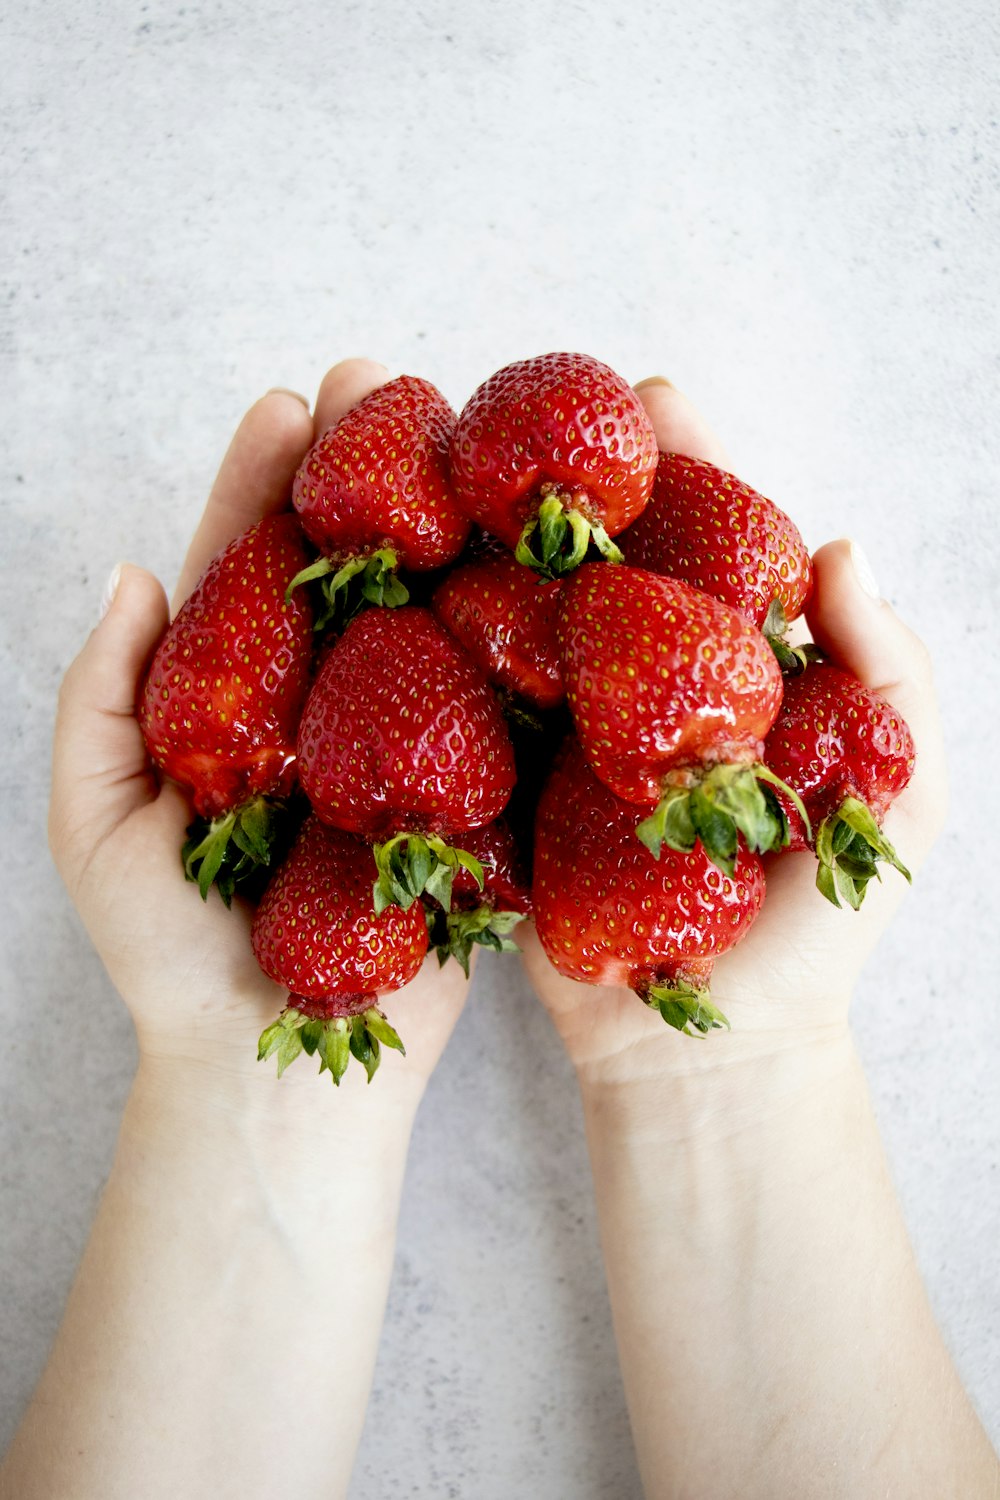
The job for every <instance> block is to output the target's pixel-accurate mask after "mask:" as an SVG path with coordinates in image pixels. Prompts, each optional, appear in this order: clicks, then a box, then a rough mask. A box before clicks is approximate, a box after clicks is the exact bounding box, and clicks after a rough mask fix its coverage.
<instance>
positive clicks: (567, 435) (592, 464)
mask: <svg viewBox="0 0 1000 1500" xmlns="http://www.w3.org/2000/svg"><path fill="white" fill-rule="evenodd" d="M451 464H452V475H453V480H454V485H455V494H456V498H457V499H458V501H459V503H460V504H461V505H462V507H463V509H464V510H465V511H466V512H467V514H468V515H470V516H471V517H472V518H473V520H475V521H478V522H479V524H480V525H481V526H483V527H484V528H485V529H486V530H487V531H489V532H491V533H492V534H493V535H494V536H498V537H500V538H501V540H502V541H504V542H505V543H506V545H507V546H508V547H510V548H512V549H513V548H517V547H518V545H519V543H524V544H525V545H526V546H528V547H529V548H533V549H534V560H535V561H536V562H537V563H542V564H544V565H546V566H547V567H549V568H550V569H551V570H552V571H554V572H559V571H569V569H570V567H572V566H576V564H577V563H578V562H579V561H581V560H582V556H583V553H584V552H585V551H586V547H587V543H588V540H589V539H590V537H591V536H592V537H593V539H594V540H596V541H597V542H598V545H600V546H602V549H603V548H604V543H606V542H607V541H608V538H610V537H613V536H615V535H616V533H617V532H619V531H621V530H622V529H623V528H624V527H625V526H627V525H628V524H629V522H630V521H632V520H634V519H635V518H636V516H638V514H639V513H640V511H641V510H642V508H643V506H644V505H645V504H646V501H647V500H648V498H649V494H650V491H651V489H652V484H653V473H654V470H655V467H656V437H655V434H654V432H653V428H652V424H651V423H650V420H649V417H648V416H647V414H646V411H645V409H644V407H643V405H642V403H641V402H640V400H639V398H638V396H636V394H635V392H634V391H633V390H632V389H631V387H630V386H629V385H627V384H626V382H625V381H624V380H623V379H622V378H621V376H620V375H616V374H615V372H614V371H613V370H612V369H610V367H609V366H608V365H605V364H602V363H601V362H600V361H599V360H596V359H592V358H591V357H590V356H589V355H583V354H543V355H539V356H537V357H536V358H534V359H525V360H519V361H517V362H516V363H515V364H511V365H507V366H505V367H504V368H503V369H502V370H498V371H497V373H496V374H495V375H491V376H490V378H489V380H487V381H485V382H484V384H483V385H481V386H480V387H479V389H478V390H477V391H476V392H475V393H474V395H473V396H472V398H471V399H470V400H469V402H468V403H467V405H466V406H465V407H464V408H463V410H462V412H461V414H460V416H459V419H458V425H457V427H456V429H455V434H454V437H453V439H452V444H451ZM545 501H549V502H550V509H551V510H552V519H553V524H554V523H555V521H557V520H558V519H559V513H560V511H562V512H565V513H567V514H568V515H569V517H570V519H571V520H572V522H573V524H574V528H575V530H574V537H573V539H572V540H570V541H567V543H566V546H565V547H564V546H563V544H562V540H561V538H559V539H556V541H555V543H554V545H553V546H552V547H547V546H546V544H545V538H544V536H543V537H542V538H541V540H540V541H537V542H536V541H531V539H530V533H531V528H532V526H533V524H534V523H535V521H536V520H537V518H538V515H539V507H540V506H542V505H543V504H544V502H545ZM544 529H545V528H544V527H543V532H544ZM550 529H551V528H550ZM577 542H579V543H580V544H581V546H582V550H580V548H579V547H577V546H576V543H577ZM604 550H606V549H604ZM577 553H579V555H577ZM519 555H520V554H519ZM616 555H617V554H616ZM523 560H526V561H527V560H529V559H528V558H527V557H526V556H525V557H524V558H523Z"/></svg>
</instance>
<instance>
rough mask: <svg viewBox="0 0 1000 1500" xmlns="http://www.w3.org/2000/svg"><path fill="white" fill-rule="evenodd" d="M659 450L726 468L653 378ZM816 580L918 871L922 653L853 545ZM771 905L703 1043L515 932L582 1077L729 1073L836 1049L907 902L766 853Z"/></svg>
mask: <svg viewBox="0 0 1000 1500" xmlns="http://www.w3.org/2000/svg"><path fill="white" fill-rule="evenodd" d="M637 390H638V391H639V394H640V396H641V398H642V400H643V403H644V405H645V406H646V409H647V410H648V412H649V415H650V417H651V419H652V422H653V426H654V428H655V430H656V435H657V441H658V443H659V446H660V448H661V450H663V451H667V452H677V453H685V454H687V455H689V456H690V457H692V458H703V459H707V460H708V461H709V462H710V463H714V464H716V465H718V466H719V467H720V468H729V464H728V462H727V460H726V457H725V453H724V451H723V449H722V447H721V445H720V444H719V442H718V440H717V439H716V438H715V437H714V435H713V434H712V433H711V431H710V430H709V429H708V428H707V426H706V424H705V423H704V421H703V420H702V418H700V417H699V416H698V414H697V413H696V412H695V411H694V409H693V408H692V407H691V405H690V403H689V402H688V401H687V400H686V399H685V398H684V397H683V396H682V395H681V394H680V393H679V392H678V391H676V390H675V389H674V388H673V387H672V386H669V385H665V384H663V383H661V382H654V383H650V384H640V386H638V387H637ZM814 562H815V570H816V585H815V592H814V595H813V599H812V601H811V604H810V607H809V610H808V611H807V622H808V625H809V628H810V631H811V634H812V637H813V639H814V640H815V641H816V642H817V644H818V645H820V646H821V647H822V648H823V650H824V651H825V652H826V654H827V655H828V656H829V657H830V658H831V660H833V661H834V662H835V663H837V665H839V666H842V667H844V668H845V669H846V670H847V671H850V672H853V673H854V675H855V676H856V677H858V678H859V679H860V680H861V681H862V682H863V683H865V685H866V686H868V687H872V688H874V689H875V690H876V691H877V692H878V693H880V694H881V695H882V696H883V697H885V698H887V699H888V700H889V702H890V703H892V705H893V706H894V707H895V708H897V709H898V710H899V712H900V713H901V714H902V716H903V717H904V718H905V720H906V721H907V723H908V724H909V726H910V729H911V731H912V733H913V737H914V742H915V745H916V750H917V757H916V766H915V769H914V774H913V777H912V779H911V781H910V784H909V786H908V787H907V788H906V790H905V791H904V792H903V793H902V794H901V796H900V797H899V798H898V799H897V801H896V802H895V803H894V804H893V805H892V807H891V808H890V810H889V812H888V814H887V816H886V820H885V829H886V835H887V837H888V838H889V839H890V840H891V841H892V843H893V844H894V845H895V846H896V848H897V849H898V850H899V852H900V856H901V858H902V859H903V861H904V862H905V863H906V865H907V866H908V867H909V869H910V870H911V871H912V872H914V873H915V872H916V871H917V870H918V869H919V867H920V865H921V863H922V862H923V860H924V859H925V857H926V855H927V853H928V852H929V850H930V848H931V845H932V844H933V842H934V839H935V838H936V837H937V834H938V833H939V831H940V829H941V826H942V823H943V821H944V814H945V809H946V802H947V778H946V771H945V762H944V747H943V743H942V736H941V728H940V723H939V718H938V711H937V704H936V699H935V694H934V688H933V683H932V677H931V665H930V658H929V656H928V653H927V651H926V648H925V647H924V646H923V645H922V644H921V642H920V641H919V640H918V639H917V637H916V636H915V635H914V634H913V633H912V631H910V630H909V629H908V628H907V626H905V625H904V624H903V623H902V622H901V621H900V620H899V619H898V618H897V616H896V615H895V613H894V612H893V610H892V609H891V607H890V606H889V605H888V604H887V603H886V602H885V601H884V600H881V599H874V598H872V597H871V596H870V595H869V594H868V593H866V592H865V590H864V588H863V587H862V585H861V582H860V581H859V578H858V575H857V573H856V571H855V569H854V566H853V563H852V557H851V546H850V543H849V542H845V541H837V542H828V543H827V544H826V546H824V547H821V548H820V549H819V551H818V552H817V553H816V556H815V559H814ZM766 866H767V896H766V900H765V902H764V906H763V909H762V911H761V914H760V917H759V918H758V920H757V922H756V924H755V925H754V927H753V928H752V930H751V932H750V933H749V935H748V936H747V937H746V938H745V939H744V940H743V942H741V943H740V944H738V945H737V946H736V947H735V948H733V949H732V950H731V951H730V952H729V953H727V954H725V955H724V956H723V957H722V958H720V959H719V960H718V961H717V963H716V965H715V968H714V970H713V973H712V978H711V993H712V1000H713V1003H714V1004H715V1005H717V1006H718V1007H719V1008H720V1009H721V1010H722V1011H723V1012H724V1014H725V1015H726V1016H727V1017H728V1018H729V1020H730V1022H731V1024H732V1031H731V1032H722V1031H715V1032H713V1033H711V1034H710V1035H709V1036H708V1037H705V1038H704V1039H699V1038H690V1037H687V1036H682V1035H680V1034H679V1033H676V1032H672V1031H671V1030H670V1029H669V1028H668V1027H667V1026H666V1025H665V1024H664V1022H663V1021H662V1020H661V1018H660V1016H659V1015H658V1014H656V1013H655V1012H654V1011H652V1010H650V1009H649V1008H648V1007H646V1006H645V1005H643V1004H642V1002H641V1001H640V1000H639V999H638V998H637V997H636V996H635V995H634V994H632V992H631V991H630V990H627V989H615V988H605V987H597V986H589V985H583V984H579V983H577V982H576V981H575V980H572V979H565V978H563V977H562V975H560V974H558V973H557V972H556V970H555V969H554V968H553V967H552V965H551V964H550V963H549V961H548V959H547V958H546V956H545V954H544V952H543V951H542V948H541V945H540V943H539V941H538V938H537V936H536V934H535V932H534V930H533V928H531V927H530V925H529V924H528V923H525V924H523V926H522V928H520V929H519V933H518V937H519V941H520V943H521V946H522V952H523V958H524V964H525V968H526V969H527V972H528V975H529V978H530V979H531V982H532V984H533V985H534V987H535V990H536V992H537V994H538V996H539V998H540V1000H541V1001H542V1003H543V1005H544V1006H545V1007H546V1009H547V1010H548V1012H549V1014H550V1016H551V1017H552V1020H553V1022H554V1024H555V1026H556V1029H557V1030H558V1032H559V1034H560V1036H561V1037H562V1040H563V1042H564V1044H565V1046H566V1049H567V1051H568V1053H569V1056H570V1059H571V1060H572V1062H573V1063H574V1065H575V1066H576V1068H577V1069H578V1071H580V1073H581V1075H583V1076H585V1077H586V1078H587V1079H588V1080H589V1081H593V1082H599V1083H611V1084H618V1083H623V1084H629V1083H630V1082H631V1081H633V1080H634V1079H637V1078H647V1079H650V1080H654V1081H655V1080H659V1079H664V1080H665V1079H667V1078H669V1077H670V1076H675V1077H684V1076H687V1075H688V1074H700V1073H702V1072H704V1071H705V1070H706V1069H715V1068H722V1069H725V1070H728V1069H729V1067H730V1065H731V1064H732V1063H734V1062H738V1061H742V1060H744V1059H754V1060H757V1059H761V1058H766V1057H767V1056H768V1055H769V1054H771V1053H773V1052H775V1051H776V1050H785V1049H787V1048H788V1047H789V1045H791V1044H794V1043H795V1042H796V1041H799V1042H804V1041H808V1042H813V1043H817V1044H819V1045H820V1046H821V1047H822V1046H823V1045H825V1043H827V1042H830V1041H833V1042H836V1041H839V1040H842V1039H843V1038H844V1037H845V1036H846V1033H847V1012H848V1007H849V1004H850V998H851V993H852V990H853V988H854V984H855V981H856V979H857V976H858V974H859V972H860V970H861V967H862V965H863V963H864V962H865V959H866V958H867V957H868V954H869V953H870V952H871V950H872V948H873V947H874V946H875V944H876V942H877V941H878V938H879V936H880V934H881V932H882V930H883V929H884V928H885V926H886V925H887V923H888V922H889V921H890V919H891V917H892V915H893V913H894V911H895V910H896V908H897V906H898V905H899V903H900V901H901V900H902V899H903V897H904V895H905V893H906V889H907V887H906V882H905V881H904V879H903V878H902V876H900V875H898V874H897V873H896V872H895V871H893V870H891V869H888V870H887V871H886V873H885V876H884V878H883V880H882V881H881V882H878V881H873V882H872V883H871V885H870V886H869V888H868V893H867V896H866V899H865V903H864V906H863V907H862V908H861V910H860V911H858V912H855V911H850V910H847V909H843V910H838V909H837V908H835V907H833V906H832V905H831V904H830V903H829V902H827V901H826V900H825V899H824V898H823V897H822V896H821V895H820V893H819V891H817V889H816V885H815V880H816V860H815V857H814V856H813V855H812V853H808V852H807V853H800V854H783V855H778V856H770V857H769V858H768V859H767V861H766Z"/></svg>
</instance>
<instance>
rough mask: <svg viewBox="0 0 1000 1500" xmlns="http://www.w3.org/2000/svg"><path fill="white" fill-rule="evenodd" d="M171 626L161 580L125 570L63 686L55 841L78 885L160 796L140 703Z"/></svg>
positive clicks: (52, 816)
mask: <svg viewBox="0 0 1000 1500" xmlns="http://www.w3.org/2000/svg"><path fill="white" fill-rule="evenodd" d="M117 571H118V570H116V572H117ZM112 577H113V578H114V575H112ZM167 620H168V615H167V600H166V595H165V594H164V592H163V589H162V587H161V585H160V584H159V582H158V581H157V579H155V578H154V577H153V575H152V574H151V573H147V572H146V571H145V570H144V569H142V568H135V567H132V566H131V565H130V564H128V563H125V564H122V566H121V571H120V574H119V577H118V580H117V588H116V589H114V590H113V595H112V598H111V601H110V604H109V606H108V610H107V613H106V614H105V616H104V618H103V619H102V620H101V622H100V624H99V625H98V626H97V627H96V629H94V630H93V631H92V632H91V634H90V637H89V639H88V640H87V643H86V645H85V646H84V648H83V650H82V651H81V652H80V654H79V656H78V657H77V658H76V660H75V661H74V662H73V664H72V666H71V667H70V669H69V671H68V672H67V673H66V676H65V678H64V679H63V683H62V687H61V689H60V692H59V710H58V714H57V717H56V729H55V743H54V746H53V761H52V799H51V803H50V809H49V841H50V844H51V846H52V851H53V854H54V855H55V858H56V863H57V864H58V865H59V868H60V870H61V871H62V873H63V875H64V877H65V878H66V879H67V881H68V883H70V884H71V885H72V882H73V881H74V880H75V879H76V878H77V877H78V874H79V873H80V872H81V871H82V869H84V868H85V867H86V864H87V863H88V862H89V860H90V858H91V857H92V855H93V853H94V851H95V850H96V849H97V848H98V847H99V845H100V844H101V843H102V842H103V840H104V839H105V838H107V837H108V835H109V834H110V833H112V832H114V830H115V828H116V827H117V826H118V825H119V823H121V822H122V820H123V819H125V818H127V817H128V815H129V814H130V813H131V812H133V811H134V810H135V809H136V808H137V807H141V806H143V805H144V804H145V803H147V802H149V801H151V800H152V798H153V797H155V795H156V784H155V781H154V779H153V777H152V775H151V774H150V770H149V761H148V759H147V756H146V748H145V745H144V743H143V739H142V734H141V733H140V730H139V725H138V722H137V721H136V717H135V703H136V695H137V693H138V690H139V685H140V683H141V681H142V677H143V674H144V672H145V669H146V664H147V662H148V660H149V657H150V655H151V653H152V651H153V649H154V647H155V646H156V643H157V641H158V640H159V638H160V636H161V635H162V634H163V631H164V630H165V629H166V627H167Z"/></svg>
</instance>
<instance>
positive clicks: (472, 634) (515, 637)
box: [431, 549, 565, 708]
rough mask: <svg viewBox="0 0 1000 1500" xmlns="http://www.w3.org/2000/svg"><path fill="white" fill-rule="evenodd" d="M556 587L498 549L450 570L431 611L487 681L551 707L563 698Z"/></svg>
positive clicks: (557, 593)
mask: <svg viewBox="0 0 1000 1500" xmlns="http://www.w3.org/2000/svg"><path fill="white" fill-rule="evenodd" d="M561 589H562V584H561V583H559V582H558V581H554V582H551V583H545V582H542V581H541V580H540V579H539V578H538V577H537V576H536V575H535V574H533V573H531V572H530V571H529V570H528V569H527V568H524V567H522V566H521V564H520V563H519V562H517V561H515V559H514V558H513V557H511V555H510V553H509V552H507V551H503V550H500V549H497V550H496V551H495V552H493V553H490V554H488V555H486V556H485V557H482V558H478V559H476V560H475V561H474V562H468V563H463V564H462V565H461V566H460V567H457V568H454V569H452V571H451V572H450V573H449V574H448V576H447V578H445V579H444V581H443V582H442V583H441V584H439V585H438V587H437V589H436V590H435V593H434V597H433V599H432V600H431V608H432V609H433V610H434V613H435V614H436V615H437V617H438V619H439V620H440V621H441V623H442V624H443V625H444V626H446V627H447V629H448V630H450V631H451V634H452V635H453V636H454V637H455V639H456V640H457V641H459V642H460V643H461V644H462V645H463V646H464V647H465V649H466V651H468V653H469V655H470V656H471V657H472V658H473V659H474V660H475V661H477V662H478V663H479V665H480V666H481V667H482V669H483V671H484V672H485V673H486V675H487V677H488V678H489V679H490V681H491V682H495V683H497V684H498V685H499V686H500V687H503V688H506V689H507V691H508V692H511V693H517V694H519V695H520V696H521V697H522V698H526V699H527V701H528V702H529V703H533V704H534V705H535V707H536V708H554V707H555V706H556V704H557V703H561V702H562V700H563V697H564V696H565V695H564V693H563V685H562V673H561V672H560V670H559V651H558V646H557V642H556V614H557V611H558V608H559V598H560V592H561Z"/></svg>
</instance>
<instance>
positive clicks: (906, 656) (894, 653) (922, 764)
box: [807, 540, 947, 842]
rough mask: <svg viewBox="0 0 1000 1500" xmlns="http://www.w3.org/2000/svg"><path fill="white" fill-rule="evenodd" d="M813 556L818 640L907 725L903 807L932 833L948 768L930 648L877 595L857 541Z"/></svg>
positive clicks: (810, 612) (813, 622)
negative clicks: (911, 760)
mask: <svg viewBox="0 0 1000 1500" xmlns="http://www.w3.org/2000/svg"><path fill="white" fill-rule="evenodd" d="M813 563H814V566H815V588H814V592H813V596H812V600H811V602H810V604H809V606H808V609H807V618H808V622H809V628H810V630H811V631H812V635H813V639H814V640H815V641H816V644H817V645H818V646H819V647H820V648H821V649H822V650H823V651H824V652H825V653H826V654H827V655H828V656H829V657H830V658H831V659H832V660H833V661H834V662H836V663H837V665H838V666H841V667H844V668H845V669H846V670H847V671H849V672H853V673H854V675H855V677H857V678H859V679H860V681H861V682H863V683H864V684H865V686H866V687H869V688H872V689H873V691H874V692H876V693H878V695H879V696H880V697H882V698H885V699H886V701H887V702H889V703H891V704H892V706H893V708H896V709H898V710H899V712H900V714H901V715H902V717H903V718H904V719H905V720H906V722H907V724H908V725H909V728H910V732H911V733H912V735H913V740H914V744H915V745H916V749H917V759H916V766H915V769H914V776H913V780H912V781H911V783H910V786H909V787H908V788H907V790H906V791H905V792H904V793H903V794H902V796H901V797H900V799H899V808H900V810H902V811H903V812H905V813H909V814H911V815H913V816H915V817H916V818H917V820H918V821H919V822H921V823H923V824H925V825H926V830H927V832H928V833H929V835H930V837H931V838H932V837H933V834H934V833H936V832H937V830H938V827H939V826H940V822H941V821H942V819H943V815H944V806H945V802H946V796H947V793H946V786H947V773H946V768H945V757H944V745H943V738H942V734H941V723H940V717H939V714H938V705H937V696H936V694H935V691H934V679H933V667H932V663H931V658H930V653H929V652H928V650H927V648H926V646H925V645H924V644H923V642H922V641H921V640H920V638H919V637H918V636H916V635H915V634H914V632H913V631H912V630H911V629H910V628H909V626H908V625H904V624H903V622H902V620H900V619H899V617H898V615H897V614H896V612H895V611H894V610H893V608H892V606H891V605H890V604H888V603H887V602H886V601H885V600H884V599H881V598H880V597H879V595H878V586H877V584H876V583H875V580H874V576H873V574H872V571H871V565H870V564H869V563H868V560H867V558H866V557H865V556H864V553H863V552H862V551H861V549H860V548H859V547H858V546H857V544H856V543H852V542H850V541H846V540H843V541H837V542H827V543H826V545H825V546H823V547H821V548H820V549H819V551H818V552H817V553H816V556H815V557H814V559H813ZM928 842H929V840H928Z"/></svg>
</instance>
